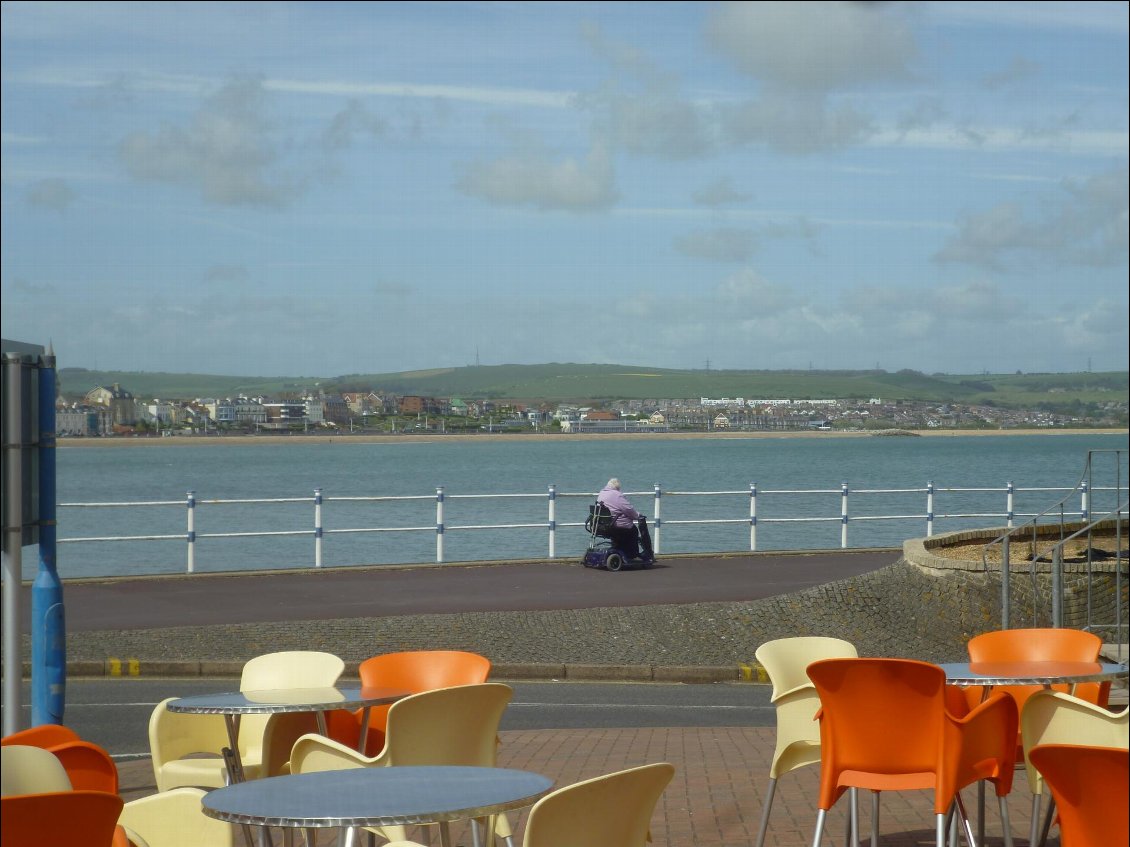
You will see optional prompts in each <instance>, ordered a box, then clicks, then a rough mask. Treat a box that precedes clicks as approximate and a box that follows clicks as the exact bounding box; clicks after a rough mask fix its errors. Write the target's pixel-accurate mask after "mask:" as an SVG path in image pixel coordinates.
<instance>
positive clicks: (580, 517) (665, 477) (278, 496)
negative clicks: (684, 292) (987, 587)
mask: <svg viewBox="0 0 1130 847" xmlns="http://www.w3.org/2000/svg"><path fill="white" fill-rule="evenodd" d="M1127 446H1128V444H1127V436H1126V435H1125V434H1115V435H1111V434H1085V433H1084V434H1055V435H1051V434H1049V435H1031V436H1029V435H1001V436H994V435H976V436H938V437H854V438H847V437H838V436H836V435H835V434H829V435H827V436H826V437H824V436H821V437H818V438H812V437H807V438H797V437H788V436H787V435H783V436H781V437H771V438H764V437H758V438H748V439H743V438H727V439H717V438H708V437H707V438H699V439H665V438H658V437H657V438H647V437H639V438H624V439H595V438H594V439H585V438H568V439H566V438H562V439H561V440H559V441H558V440H554V439H529V440H524V439H523V438H522V437H520V436H510V437H499V436H489V435H484V436H483V437H482V438H481V439H471V440H455V439H453V440H451V441H445V440H442V439H439V440H430V441H425V440H413V439H411V437H409V436H406V437H404V438H403V439H400V438H397V439H389V440H387V441H381V442H377V443H372V442H351V441H348V440H345V439H334V440H333V441H329V440H326V441H319V440H315V439H297V438H296V439H295V441H294V443H255V442H254V441H253V440H252V439H250V438H249V439H247V440H246V441H236V440H235V439H232V440H231V441H228V440H226V439H225V441H224V442H222V443H216V442H212V441H209V442H205V443H201V444H200V445H199V446H196V445H191V444H190V445H180V444H178V445H168V446H166V445H163V444H152V445H151V444H146V445H138V446H136V447H132V446H131V447H116V446H105V447H98V446H84V447H68V446H65V445H64V446H62V447H60V449H59V450H58V453H57V466H58V470H57V480H58V501H59V503H60V504H73V503H82V504H91V503H154V504H164V503H173V504H175V505H131V506H128V507H126V506H82V507H76V506H67V505H61V507H60V509H59V531H58V535H59V538H60V539H69V538H107V537H120V536H141V535H149V536H165V535H168V536H174V537H175V540H156V541H84V542H79V543H61V544H60V545H59V548H58V564H59V572H60V574H61V575H62V576H63V577H64V578H70V577H87V576H103V575H123V574H141V573H183V572H185V570H186V562H187V544H186V541H185V538H186V532H187V513H188V510H187V509H186V507H185V502H186V499H187V495H188V492H190V491H191V492H193V493H194V496H195V498H196V500H197V503H198V505H197V507H196V509H195V510H194V522H195V532H196V534H197V541H196V543H195V545H194V554H193V557H194V569H195V570H196V571H198V572H210V571H222V570H260V569H268V568H306V567H311V566H313V564H314V555H315V553H314V549H315V546H314V545H315V541H314V527H315V509H314V492H315V490H316V489H320V490H321V491H322V496H323V498H324V503H323V506H322V524H323V526H324V531H325V534H324V537H323V545H322V547H323V564H324V565H325V566H345V565H360V564H390V563H408V562H434V561H436V558H437V533H436V523H437V512H436V500H437V496H436V495H437V488H440V487H442V489H443V494H444V502H443V523H444V526H445V532H444V536H443V557H444V560H445V561H477V560H495V559H523V558H531V559H534V558H545V557H547V556H548V555H549V533H548V529H547V526H548V519H549V496H548V492H549V488H550V486H554V487H555V489H556V492H557V499H556V501H555V504H554V505H555V518H556V523H557V530H556V539H555V548H556V549H555V552H556V555H557V556H558V557H560V558H579V557H580V555H581V553H582V552H583V550H584V548H585V546H586V543H587V540H588V537H587V533H585V531H584V529H583V527H582V526H580V525H581V524H583V521H584V518H585V516H586V514H587V507H588V504H589V503H590V502H591V501H592V495H593V494H594V493H595V492H597V491H598V490H599V489H600V488H601V487H602V486H603V485H604V483H605V482H606V481H607V480H608V478H609V477H612V476H615V477H618V478H619V479H620V480H621V481H622V484H623V489H624V491H625V492H628V493H629V496H630V498H631V499H632V500H633V502H634V503H635V505H636V507H637V508H638V509H639V511H641V512H643V513H644V514H647V515H649V516H652V517H654V511H655V505H656V503H655V499H654V494H653V491H654V487H655V486H657V485H658V486H659V487H660V489H661V490H662V492H663V496H662V500H661V509H662V511H661V517H662V519H663V525H662V528H661V530H660V534H661V553H666V554H672V553H693V552H721V551H741V550H749V549H750V541H751V538H750V536H751V526H750V523H751V522H750V507H751V497H750V489H751V486H752V485H756V489H757V506H756V508H757V528H756V537H757V549H758V550H797V549H833V548H838V547H840V546H841V540H842V533H843V532H844V521H843V520H842V516H841V506H842V503H843V498H842V486H844V485H846V486H847V487H848V491H849V495H848V504H849V508H848V511H849V516H848V521H847V536H848V546H849V547H853V548H857V547H897V546H899V545H901V544H902V542H903V541H904V540H906V539H907V538H913V537H922V536H925V535H926V534H927V522H926V514H927V503H928V501H927V496H926V487H927V485H928V484H930V483H933V485H934V486H935V489H936V493H935V497H934V503H933V506H934V513H935V515H936V519H935V522H934V526H933V532H934V533H935V534H936V533H939V532H948V531H955V530H959V529H968V528H972V527H980V526H1003V525H1004V523H1005V518H1004V514H1005V511H1006V508H1007V498H1006V494H1005V488H1006V486H1007V485H1008V483H1012V484H1013V485H1014V486H1015V488H1016V489H1017V493H1016V495H1015V500H1014V509H1015V511H1016V513H1018V514H1019V515H1024V514H1035V513H1037V512H1040V511H1042V510H1043V509H1045V508H1047V507H1048V506H1051V505H1052V504H1053V503H1056V502H1057V501H1058V500H1059V499H1060V498H1061V497H1062V496H1063V494H1064V493H1066V490H1067V489H1070V488H1072V487H1073V486H1074V485H1075V484H1076V483H1077V482H1079V480H1080V477H1081V475H1082V472H1083V469H1084V464H1085V461H1086V457H1087V451H1088V450H1117V449H1121V450H1126V449H1127ZM1121 462H1122V464H1121V470H1120V471H1115V470H1113V468H1114V467H1115V462H1114V460H1113V459H1112V458H1111V459H1108V460H1107V461H1106V462H1105V463H1103V462H1099V463H1098V464H1097V465H1096V468H1097V470H1096V475H1095V478H1094V484H1095V487H1096V488H1101V487H1116V486H1117V485H1119V484H1121V486H1123V488H1125V485H1126V456H1125V454H1123V456H1122V460H1121ZM1105 467H1109V468H1111V470H1102V468H1105ZM958 489H960V490H958ZM1031 489H1038V490H1031ZM698 492H723V493H716V494H701V493H698ZM879 492H884V493H879ZM692 493H693V494H692ZM485 495H528V496H508V497H487V496H485ZM1104 496H1105V498H1106V500H1105V502H1104V500H1103V497H1104ZM374 497H380V498H386V497H390V498H391V497H405V498H415V499H407V500H379V501H372V500H353V499H347V498H374ZM288 499H298V500H300V502H274V503H252V502H240V503H223V504H217V503H214V502H212V501H217V500H226V501H232V500H236V501H250V500H288ZM1092 499H1093V502H1092V503H1091V509H1090V511H1091V513H1092V514H1098V513H1099V512H1100V510H1101V509H1104V508H1108V507H1109V508H1113V505H1114V499H1115V494H1114V493H1110V494H1107V495H1103V494H1102V493H1101V492H1095V493H1094V494H1093V495H1092ZM1080 508H1081V503H1080V502H1078V501H1076V502H1073V503H1071V504H1069V509H1070V510H1074V511H1075V512H1076V516H1077V514H1078V511H1079V509H1080ZM891 516H901V517H891ZM705 520H722V521H726V522H725V523H713V524H711V523H695V521H705ZM1022 520H1023V518H1018V519H1017V521H1018V522H1022ZM682 521H688V523H681V522H682ZM500 524H509V525H514V524H519V525H521V524H534V525H536V526H535V527H533V528H531V527H515V528H506V529H477V528H476V529H471V528H469V527H483V526H491V525H500ZM373 529H381V530H383V531H380V532H373V531H371V530H373ZM345 530H366V531H363V532H345ZM240 533H273V534H265V535H258V536H248V535H239V534H240ZM286 533H301V534H295V535H289V534H286ZM219 535H225V536H234V537H213V536H219ZM35 562H36V555H35V551H34V549H33V548H29V549H28V550H27V551H26V552H25V555H24V571H25V574H27V575H29V576H31V575H33V574H34V572H35V567H36V565H35Z"/></svg>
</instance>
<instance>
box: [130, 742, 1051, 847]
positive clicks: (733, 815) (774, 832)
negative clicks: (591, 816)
mask: <svg viewBox="0 0 1130 847" xmlns="http://www.w3.org/2000/svg"><path fill="white" fill-rule="evenodd" d="M501 737H502V746H501V748H500V749H499V762H498V763H499V765H500V766H503V767H514V768H521V769H525V770H532V771H536V772H538V773H543V774H546V775H547V776H550V777H552V778H553V779H554V780H556V784H557V785H558V786H564V785H569V784H571V783H574V782H577V781H580V780H582V779H588V778H590V777H594V776H600V775H601V774H605V773H611V772H613V771H617V770H622V769H624V768H628V767H634V766H636V765H642V764H647V763H649V762H671V763H672V764H673V765H675V778H674V780H673V781H672V782H671V784H670V785H669V786H668V787H667V790H666V791H665V792H664V794H663V797H662V798H661V800H660V803H659V805H658V807H657V808H656V812H655V816H654V818H653V820H652V826H651V833H652V838H653V841H652V847H750V845H752V844H754V842H755V839H756V837H757V829H758V826H759V824H760V820H761V808H762V798H763V797H764V793H765V790H766V785H767V781H768V773H769V761H770V758H771V757H772V754H773V747H774V743H775V737H776V732H775V730H774V729H772V728H740V727H724V728H717V729H662V728H660V729H655V728H645V729H584V730H582V729H569V730H539V731H512V732H503V733H502V734H501ZM819 770H820V769H819V768H818V767H809V768H803V769H801V770H799V771H794V772H793V773H791V774H786V775H785V776H784V777H782V778H781V780H780V782H779V784H778V788H777V794H776V797H775V799H774V802H773V812H772V816H771V818H770V828H769V833H768V836H767V837H766V841H765V843H766V845H769V847H808V845H810V844H811V843H812V833H813V826H814V824H815V820H816V813H815V805H814V804H815V798H816V794H817V789H818V778H819ZM121 772H122V781H123V787H122V794H123V796H125V797H126V799H131V798H133V797H136V796H143V795H146V794H150V793H152V792H153V791H154V790H155V789H154V785H153V773H152V770H151V769H150V766H149V762H148V760H143V761H135V762H129V763H126V764H124V765H123V766H122V767H121ZM964 797H965V801H966V806H967V808H968V809H969V810H970V814H975V810H976V790H975V789H966V791H965V792H964ZM860 806H861V809H860V827H861V830H862V831H863V832H864V833H870V804H869V801H865V800H862V799H861V802H860ZM1008 806H1009V815H1010V817H1011V823H1012V826H1011V830H1012V834H1013V837H1014V843H1015V844H1016V845H1017V847H1021V845H1025V844H1027V840H1028V837H1027V834H1028V822H1029V820H1030V816H1029V811H1030V809H1031V794H1030V793H1029V792H1028V784H1027V781H1026V780H1025V779H1024V776H1023V774H1022V773H1018V774H1017V779H1016V781H1015V786H1014V789H1013V794H1012V796H1011V797H1010V799H1009V804H1008ZM846 807H847V800H846V798H845V799H841V801H840V803H839V804H837V806H836V808H834V809H833V810H832V812H831V813H830V814H829V823H828V832H829V833H831V837H829V838H827V839H826V841H825V843H826V844H840V843H842V835H843V832H844V826H845V814H844V809H845V808H846ZM989 808H990V811H989V814H988V816H987V824H986V835H987V838H986V844H987V845H988V847H998V845H1001V844H1003V840H1002V838H1001V828H1000V823H999V820H998V816H997V813H996V802H995V798H994V797H993V795H992V792H991V790H990V792H989ZM932 810H933V798H932V796H931V794H930V792H926V791H911V792H888V793H885V794H883V795H882V801H881V809H880V834H881V843H882V845H883V847H918V845H927V844H929V845H932V844H933V843H934V841H933V838H934V835H933V820H932V813H933V812H932ZM522 822H524V817H523V818H522V819H521V820H520V821H519V822H518V828H519V829H520V825H521V823H522ZM1053 835H1054V836H1055V837H1053V838H1052V839H1051V840H1050V841H1049V843H1050V844H1051V845H1056V844H1058V830H1053ZM867 838H868V836H867V835H864V840H867ZM515 841H516V843H517V844H521V837H520V832H519V833H518V837H517V838H516V839H515ZM330 843H332V841H331V839H330V838H329V837H328V835H327V836H326V837H325V839H324V840H322V841H319V844H330ZM458 843H460V844H465V845H469V843H470V841H469V839H466V838H464V839H462V840H460V841H459V842H458Z"/></svg>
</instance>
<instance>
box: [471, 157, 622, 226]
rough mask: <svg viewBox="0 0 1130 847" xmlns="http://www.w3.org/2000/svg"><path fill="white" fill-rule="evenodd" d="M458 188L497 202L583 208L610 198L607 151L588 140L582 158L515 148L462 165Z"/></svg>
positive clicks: (598, 205) (612, 189) (611, 175)
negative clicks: (489, 159) (486, 159)
mask: <svg viewBox="0 0 1130 847" xmlns="http://www.w3.org/2000/svg"><path fill="white" fill-rule="evenodd" d="M456 186H457V187H458V188H459V190H460V191H463V192H464V193H466V194H468V195H470V196H472V197H478V198H480V199H483V200H486V201H488V202H490V203H496V204H498V205H503V206H533V207H534V208H536V209H539V210H542V211H551V210H561V211H569V212H589V211H595V210H599V209H606V208H608V207H609V206H611V205H612V203H613V202H615V200H616V190H615V186H614V171H613V166H612V156H611V153H610V152H609V151H608V150H607V149H606V148H605V147H604V146H603V145H600V144H597V145H594V146H593V148H592V149H591V150H590V151H589V153H588V155H587V156H586V157H585V158H584V159H583V160H582V159H576V158H572V157H567V158H564V159H558V160H553V159H551V158H549V156H548V155H546V154H545V153H544V152H541V151H519V152H516V153H513V154H511V155H508V156H503V157H501V158H498V159H495V160H493V161H490V162H475V163H472V164H470V165H468V166H466V167H465V169H464V173H463V175H462V176H461V177H460V179H459V180H458V182H457V183H456Z"/></svg>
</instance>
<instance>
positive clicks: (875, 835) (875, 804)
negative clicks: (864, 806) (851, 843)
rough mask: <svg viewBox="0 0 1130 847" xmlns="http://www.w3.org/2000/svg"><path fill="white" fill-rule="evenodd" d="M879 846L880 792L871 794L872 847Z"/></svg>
mask: <svg viewBox="0 0 1130 847" xmlns="http://www.w3.org/2000/svg"><path fill="white" fill-rule="evenodd" d="M878 844H879V792H878V791H872V792H871V847H878Z"/></svg>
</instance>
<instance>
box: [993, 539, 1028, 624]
mask: <svg viewBox="0 0 1130 847" xmlns="http://www.w3.org/2000/svg"><path fill="white" fill-rule="evenodd" d="M1009 529H1012V525H1011V524H1009ZM1011 538H1012V533H1011V532H1006V533H1005V535H1004V541H1002V542H1001V629H1011V628H1012V627H1011V623H1012V613H1011V612H1010V611H1009V606H1010V605H1011V604H1012V550H1011V548H1010V545H1009V541H1010V540H1011ZM1032 567H1033V568H1035V567H1036V563H1035V562H1033V563H1032Z"/></svg>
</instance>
